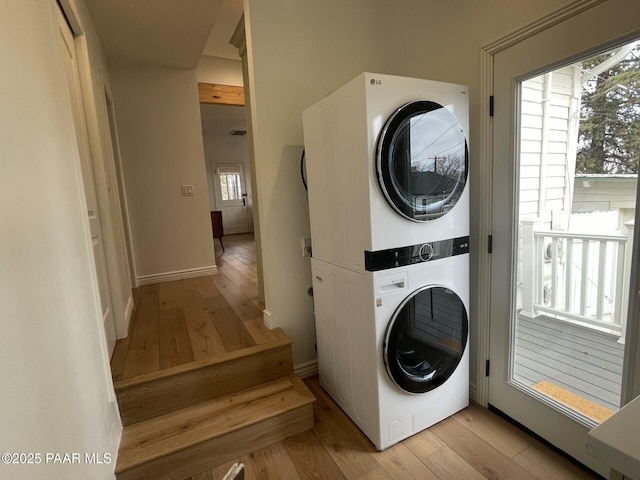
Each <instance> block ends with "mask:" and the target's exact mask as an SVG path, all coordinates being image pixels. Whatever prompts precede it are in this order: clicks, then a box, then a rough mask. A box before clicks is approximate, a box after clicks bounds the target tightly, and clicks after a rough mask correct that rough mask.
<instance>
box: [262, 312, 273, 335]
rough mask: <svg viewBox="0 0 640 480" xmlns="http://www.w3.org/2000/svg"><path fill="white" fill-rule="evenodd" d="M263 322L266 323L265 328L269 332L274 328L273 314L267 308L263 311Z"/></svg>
mask: <svg viewBox="0 0 640 480" xmlns="http://www.w3.org/2000/svg"><path fill="white" fill-rule="evenodd" d="M262 321H263V322H264V326H265V327H267V328H268V329H269V330H271V329H272V328H273V322H272V321H271V312H270V311H269V310H267V309H266V308H265V309H264V310H263V311H262Z"/></svg>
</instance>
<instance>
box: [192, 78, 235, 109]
mask: <svg viewBox="0 0 640 480" xmlns="http://www.w3.org/2000/svg"><path fill="white" fill-rule="evenodd" d="M198 96H199V97H200V103H207V104H215V105H238V106H244V87H235V86H233V85H220V84H217V83H202V82H198Z"/></svg>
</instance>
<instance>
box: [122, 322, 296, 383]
mask: <svg viewBox="0 0 640 480" xmlns="http://www.w3.org/2000/svg"><path fill="white" fill-rule="evenodd" d="M271 333H272V334H273V336H274V337H275V339H274V340H271V341H268V342H265V343H261V344H258V345H255V346H251V347H247V348H243V349H241V350H236V351H233V352H229V353H225V354H223V355H219V356H216V357H211V358H204V359H201V360H196V361H193V362H189V363H185V364H182V365H177V366H175V367H171V368H165V369H163V370H160V371H156V372H151V373H146V374H144V375H138V376H136V377H131V378H127V379H124V380H117V381H115V382H113V387H114V389H115V391H116V393H117V392H118V391H121V390H126V389H128V388H131V387H137V386H140V385H144V384H147V383H149V382H153V381H156V380H161V379H165V378H169V377H173V376H176V375H181V374H184V373H188V372H192V371H195V370H199V369H201V368H204V367H209V366H214V365H218V364H222V363H226V362H230V361H233V360H237V359H239V358H242V357H247V356H251V355H256V354H259V353H262V352H266V351H268V350H272V349H275V348H279V347H283V346H288V345H291V340H290V339H289V337H287V336H286V335H285V333H284V332H283V331H282V330H281V329H280V328H274V329H273V330H271Z"/></svg>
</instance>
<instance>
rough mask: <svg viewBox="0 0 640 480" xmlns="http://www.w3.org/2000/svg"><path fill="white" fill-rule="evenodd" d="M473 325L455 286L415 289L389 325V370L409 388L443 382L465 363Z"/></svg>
mask: <svg viewBox="0 0 640 480" xmlns="http://www.w3.org/2000/svg"><path fill="white" fill-rule="evenodd" d="M468 330H469V321H468V317H467V311H466V309H465V307H464V304H463V303H462V300H460V297H458V295H456V294H455V293H454V292H453V291H451V290H449V289H447V288H444V287H440V286H426V287H422V288H420V289H418V290H416V291H415V292H413V293H412V294H411V295H409V297H407V298H406V299H405V300H404V301H403V302H402V303H401V304H400V306H399V307H398V308H397V309H396V311H395V312H394V314H393V316H392V318H391V321H390V322H389V325H388V327H387V332H386V335H385V340H384V345H383V347H384V348H383V350H384V363H385V366H386V368H387V372H388V373H389V376H390V377H391V379H392V380H393V382H394V383H395V384H396V385H397V386H398V387H400V388H401V389H402V390H404V391H406V392H409V393H425V392H428V391H430V390H433V389H434V388H437V387H439V386H440V385H442V384H443V383H444V382H446V381H447V379H448V378H449V377H450V376H451V375H452V374H453V372H454V371H455V369H456V367H457V366H458V364H459V363H460V360H461V359H462V354H463V353H464V349H465V348H466V345H467V333H468Z"/></svg>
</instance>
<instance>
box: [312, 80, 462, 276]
mask: <svg viewBox="0 0 640 480" xmlns="http://www.w3.org/2000/svg"><path fill="white" fill-rule="evenodd" d="M468 105H469V103H468V88H467V87H465V86H461V85H455V84H449V83H442V82H434V81H430V80H422V79H414V78H405V77H396V76H391V75H382V74H372V73H363V74H361V75H359V76H358V77H356V78H355V79H354V80H352V81H351V82H349V83H348V84H346V85H345V86H343V87H341V88H339V89H338V90H336V91H335V92H333V93H331V94H330V95H328V96H327V97H325V98H324V99H322V100H321V101H319V102H318V103H317V104H315V105H313V106H312V107H310V108H308V109H307V110H305V111H304V113H303V124H304V140H305V153H306V170H307V182H308V189H309V214H310V220H311V239H312V248H313V256H314V257H315V258H317V259H320V260H323V261H326V262H329V263H333V264H335V265H340V266H343V267H345V268H348V269H351V270H354V271H364V270H366V268H365V259H364V255H363V252H365V251H366V252H370V253H376V252H383V251H387V250H390V249H396V248H399V247H410V246H414V245H422V244H424V243H426V242H433V241H438V240H445V239H450V238H457V237H466V236H468V235H469V191H468V190H469V189H468V187H467V170H468V149H467V138H468V134H467V132H468V124H469V113H468V111H469V107H468ZM401 265H402V263H399V264H398V266H401Z"/></svg>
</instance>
